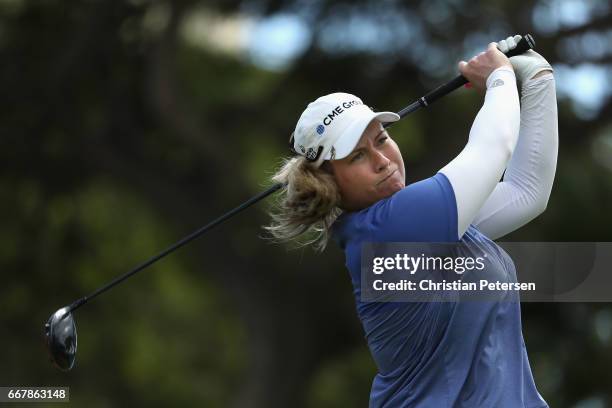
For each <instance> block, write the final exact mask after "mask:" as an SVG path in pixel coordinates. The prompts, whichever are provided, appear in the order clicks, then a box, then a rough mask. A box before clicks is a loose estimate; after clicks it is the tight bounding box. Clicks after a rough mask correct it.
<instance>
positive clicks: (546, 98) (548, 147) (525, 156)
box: [472, 73, 559, 239]
mask: <svg viewBox="0 0 612 408" xmlns="http://www.w3.org/2000/svg"><path fill="white" fill-rule="evenodd" d="M520 121H521V125H520V133H519V140H518V143H517V145H516V148H515V149H514V153H513V154H512V158H511V159H510V162H509V164H508V168H507V169H506V173H505V174H504V178H503V181H502V182H500V183H498V184H497V186H496V187H495V189H494V190H493V192H492V193H491V195H490V196H489V197H488V199H487V200H486V202H485V203H484V205H483V206H482V208H481V209H480V211H479V212H478V214H477V215H476V217H475V218H474V220H473V221H472V223H473V224H474V225H475V226H476V227H477V228H478V229H479V230H480V231H481V232H482V233H484V234H485V235H486V236H488V237H489V238H491V239H496V238H499V237H502V236H504V235H506V234H508V233H510V232H512V231H514V230H516V229H517V228H519V227H521V226H523V225H525V224H526V223H527V222H529V221H531V220H532V219H534V218H535V217H537V216H538V215H539V214H541V213H542V212H543V211H544V210H545V209H546V205H547V203H548V198H549V197H550V193H551V190H552V186H553V181H554V178H555V170H556V165H557V151H558V145H559V141H558V133H559V132H558V125H557V98H556V93H555V79H554V77H553V75H552V73H547V74H544V75H542V76H540V77H538V78H535V79H531V80H528V81H526V82H525V83H524V84H523V86H522V96H521V119H520Z"/></svg>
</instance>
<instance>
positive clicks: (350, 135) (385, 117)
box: [325, 108, 400, 160]
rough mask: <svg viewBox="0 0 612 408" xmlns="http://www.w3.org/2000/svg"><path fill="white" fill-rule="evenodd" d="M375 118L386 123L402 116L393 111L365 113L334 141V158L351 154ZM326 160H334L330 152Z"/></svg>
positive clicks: (395, 120) (341, 157)
mask: <svg viewBox="0 0 612 408" xmlns="http://www.w3.org/2000/svg"><path fill="white" fill-rule="evenodd" d="M368 110H369V108H368ZM370 112H371V111H370ZM374 119H377V120H379V121H380V122H382V123H383V124H384V123H391V122H397V121H398V120H400V116H399V115H398V114H397V113H393V112H371V114H370V115H363V116H362V117H361V118H360V119H359V120H356V121H355V122H354V123H353V124H351V126H349V127H348V128H347V129H346V130H345V131H344V132H343V133H342V135H341V136H340V137H339V138H338V140H337V141H336V143H334V149H335V154H334V157H333V160H340V159H344V158H345V157H347V156H348V155H349V154H351V152H352V151H353V150H354V149H355V146H357V144H358V143H359V140H360V139H361V135H363V132H364V131H365V130H366V128H367V127H368V125H369V124H370V122H372V121H373V120H374ZM325 160H332V157H331V154H330V153H328V154H327V155H326V157H325Z"/></svg>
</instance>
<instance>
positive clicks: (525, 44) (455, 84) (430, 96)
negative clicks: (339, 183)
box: [67, 34, 535, 313]
mask: <svg viewBox="0 0 612 408" xmlns="http://www.w3.org/2000/svg"><path fill="white" fill-rule="evenodd" d="M534 47H535V42H534V40H533V38H532V36H531V35H530V34H526V35H524V36H523V38H522V39H521V40H520V41H519V43H518V44H517V46H516V47H515V48H514V49H512V50H511V51H509V52H508V53H506V56H507V57H512V56H514V55H519V54H522V53H524V52H525V51H527V50H529V49H532V48H534ZM467 82H468V80H467V79H465V77H463V76H462V75H459V76H457V77H456V78H455V79H453V80H452V81H449V82H447V83H445V84H443V85H441V86H439V87H438V88H436V89H434V90H433V91H431V92H429V93H427V94H426V95H424V96H422V97H421V98H419V99H418V100H417V101H415V102H413V103H411V104H410V105H408V106H407V107H405V108H404V109H402V110H400V111H399V112H398V115H399V116H400V119H402V118H404V117H406V116H407V115H409V114H410V113H412V112H415V111H417V110H419V109H420V108H422V107H426V106H429V105H430V104H431V103H432V102H434V101H436V100H437V99H439V98H440V97H442V96H444V95H446V94H448V93H450V92H452V91H454V90H455V89H457V88H459V87H461V86H462V85H464V84H466V83H467ZM390 125H391V123H388V124H385V128H386V127H388V126H390ZM283 187H285V184H283V183H278V184H275V185H273V186H271V187H270V188H268V189H267V190H265V191H262V192H261V193H259V194H257V195H256V196H254V197H252V198H251V199H249V200H248V201H245V202H244V203H242V204H241V205H239V206H238V207H236V208H234V209H233V210H231V211H229V212H227V213H225V214H223V215H222V216H220V217H219V218H217V219H215V220H213V221H211V222H210V223H208V224H206V225H205V226H203V227H201V228H200V229H198V230H196V231H194V232H192V233H191V234H189V235H188V236H186V237H185V238H183V239H181V240H180V241H178V242H176V243H175V244H173V245H171V246H169V247H168V248H166V249H165V250H164V251H162V252H161V253H159V254H158V255H155V256H154V257H152V258H150V259H149V260H147V261H145V262H143V263H142V264H140V265H138V266H137V267H135V268H134V269H132V270H131V271H129V272H127V273H125V274H123V275H120V276H118V277H117V278H115V279H113V280H112V281H110V282H109V283H107V284H106V285H104V286H102V287H101V288H99V289H97V290H96V291H95V292H93V293H91V294H90V295H89V296H84V297H82V298H80V299H78V300H76V301H74V302H73V303H71V304H70V306H68V311H67V313H71V312H73V311H75V310H76V309H78V308H79V307H81V306H83V305H84V304H85V303H87V302H88V301H90V300H91V299H93V298H95V297H96V296H98V295H100V294H102V293H104V292H106V291H107V290H109V289H110V288H112V287H113V286H115V285H118V284H119V283H121V282H123V281H124V280H126V279H128V278H129V277H131V276H132V275H135V274H136V273H138V272H140V271H141V270H143V269H145V268H146V267H148V266H150V265H152V264H154V263H155V262H157V261H159V260H160V259H162V258H163V257H165V256H166V255H168V254H170V253H171V252H174V251H176V250H177V249H179V248H180V247H182V246H184V245H186V244H187V243H189V242H191V241H193V240H194V239H196V238H198V237H200V236H201V235H202V234H204V233H205V232H207V231H209V230H211V229H212V228H214V227H215V226H217V225H219V224H220V223H222V222H223V221H225V220H227V219H228V218H231V217H233V216H234V215H236V214H237V213H239V212H240V211H242V210H244V209H246V208H248V207H250V206H251V205H253V204H255V203H256V202H258V201H260V200H262V199H264V198H265V197H267V196H269V195H270V194H272V193H274V192H275V191H277V190H280V189H281V188H283Z"/></svg>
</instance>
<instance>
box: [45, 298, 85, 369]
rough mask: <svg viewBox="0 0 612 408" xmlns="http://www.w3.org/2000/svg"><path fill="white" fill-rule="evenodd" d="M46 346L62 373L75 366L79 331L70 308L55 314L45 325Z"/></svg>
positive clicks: (52, 360)
mask: <svg viewBox="0 0 612 408" xmlns="http://www.w3.org/2000/svg"><path fill="white" fill-rule="evenodd" d="M45 344H46V346H47V351H48V352H49V356H50V357H51V362H53V364H54V365H55V366H56V367H57V368H59V369H60V370H62V371H69V370H70V369H72V367H73V366H74V360H75V358H76V351H77V331H76V325H75V324H74V319H73V317H72V313H71V312H70V309H69V307H68V306H66V307H63V308H61V309H59V310H58V311H57V312H55V313H53V314H52V315H51V317H49V320H47V323H45Z"/></svg>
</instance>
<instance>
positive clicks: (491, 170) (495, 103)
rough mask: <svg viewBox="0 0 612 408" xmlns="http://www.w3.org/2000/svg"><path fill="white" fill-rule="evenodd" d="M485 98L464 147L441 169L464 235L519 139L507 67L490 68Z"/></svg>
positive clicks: (512, 79)
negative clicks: (450, 188)
mask: <svg viewBox="0 0 612 408" xmlns="http://www.w3.org/2000/svg"><path fill="white" fill-rule="evenodd" d="M486 86H487V91H486V94H485V101H484V103H483V105H482V108H480V111H479V112H478V114H477V115H476V119H474V123H473V124H472V128H471V129H470V134H469V138H468V142H467V144H466V146H465V147H464V149H463V150H462V151H461V152H460V153H459V154H458V155H457V157H455V158H454V159H453V160H451V162H450V163H448V164H447V165H446V166H444V167H443V168H442V169H440V171H439V172H440V173H443V174H444V175H445V176H446V177H447V178H448V180H449V181H450V184H451V186H452V187H453V191H454V193H455V199H456V202H457V233H458V238H461V236H463V234H464V232H465V231H466V230H467V229H468V227H469V225H470V224H471V223H472V221H473V220H474V218H475V217H476V215H477V214H478V213H479V211H480V209H481V208H482V206H483V204H484V203H485V201H486V200H487V198H488V197H489V196H490V195H491V193H492V192H493V190H494V189H495V187H496V185H497V184H498V183H499V180H500V178H501V176H502V174H503V172H504V170H505V169H506V166H507V164H508V161H509V160H510V158H511V156H512V153H513V151H514V149H515V146H516V144H517V141H518V136H519V125H520V107H519V97H518V90H517V88H516V77H515V75H514V71H513V70H512V68H510V67H501V68H498V69H496V70H495V71H493V72H492V73H491V74H490V75H489V77H488V78H487V82H486Z"/></svg>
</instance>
